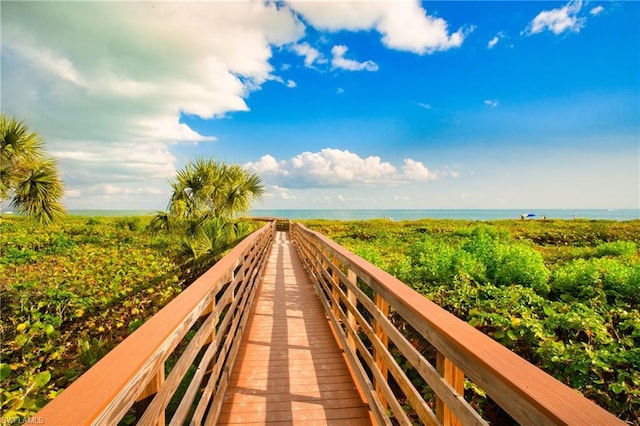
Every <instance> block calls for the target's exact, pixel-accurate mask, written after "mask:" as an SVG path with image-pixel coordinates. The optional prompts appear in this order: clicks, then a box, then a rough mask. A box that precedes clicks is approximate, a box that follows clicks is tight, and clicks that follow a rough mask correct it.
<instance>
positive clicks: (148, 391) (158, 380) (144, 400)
mask: <svg viewBox="0 0 640 426" xmlns="http://www.w3.org/2000/svg"><path fill="white" fill-rule="evenodd" d="M163 383H164V362H161V363H160V365H159V366H158V369H157V370H156V373H155V374H154V375H153V377H152V378H151V380H150V381H149V383H148V384H147V386H146V387H145V388H144V390H143V391H142V392H141V393H140V395H138V398H137V400H136V402H135V404H134V409H135V412H136V416H137V417H138V419H139V418H140V417H142V414H144V412H145V411H146V409H147V407H148V406H149V404H151V401H152V400H153V397H154V396H155V395H156V394H157V393H158V391H159V390H160V388H161V387H162V384H163ZM164 420H165V419H164V411H162V412H161V413H160V415H159V416H158V418H157V420H156V422H155V424H157V425H158V426H160V425H163V426H164V424H165V421H164Z"/></svg>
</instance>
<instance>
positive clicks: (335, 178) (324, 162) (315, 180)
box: [244, 148, 439, 188]
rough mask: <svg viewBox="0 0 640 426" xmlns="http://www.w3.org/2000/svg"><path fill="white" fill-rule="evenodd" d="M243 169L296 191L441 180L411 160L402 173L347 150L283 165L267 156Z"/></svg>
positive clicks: (309, 155) (299, 158)
mask: <svg viewBox="0 0 640 426" xmlns="http://www.w3.org/2000/svg"><path fill="white" fill-rule="evenodd" d="M244 167H245V168H247V169H249V170H252V171H254V172H256V173H257V174H258V175H260V176H261V177H262V179H263V180H264V181H265V182H267V183H269V184H271V183H272V184H274V185H283V186H286V187H296V188H325V187H361V186H374V185H376V186H378V185H382V186H384V185H398V184H401V183H408V182H425V181H430V180H434V179H437V178H438V177H439V175H438V173H434V172H431V171H429V169H427V167H425V166H424V164H423V163H421V162H420V161H416V160H413V159H410V158H407V159H405V160H404V163H403V166H402V171H401V172H399V171H398V169H397V168H396V167H395V166H394V165H392V164H391V163H389V162H387V161H383V160H382V159H381V158H380V157H378V156H369V157H366V158H363V157H360V156H359V155H358V154H355V153H352V152H350V151H348V150H339V149H333V148H324V149H322V150H320V151H319V152H308V151H307V152H303V153H300V154H298V155H296V156H294V157H292V158H291V159H290V160H282V161H278V160H276V159H275V158H274V157H272V156H271V155H264V156H262V157H261V158H260V159H259V160H258V161H256V162H249V163H246V164H245V165H244Z"/></svg>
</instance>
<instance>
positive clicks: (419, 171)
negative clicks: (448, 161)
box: [402, 158, 437, 181]
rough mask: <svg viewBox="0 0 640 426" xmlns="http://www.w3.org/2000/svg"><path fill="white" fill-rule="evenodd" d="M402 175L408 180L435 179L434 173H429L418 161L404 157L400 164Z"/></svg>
mask: <svg viewBox="0 0 640 426" xmlns="http://www.w3.org/2000/svg"><path fill="white" fill-rule="evenodd" d="M402 171H403V177H404V178H405V179H408V180H415V181H427V180H433V179H437V176H436V174H435V173H431V172H430V171H429V169H427V168H426V167H425V166H424V164H422V163H421V162H420V161H415V160H412V159H411V158H405V159H404V165H403V166H402Z"/></svg>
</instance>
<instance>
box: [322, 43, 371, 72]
mask: <svg viewBox="0 0 640 426" xmlns="http://www.w3.org/2000/svg"><path fill="white" fill-rule="evenodd" d="M347 50H349V48H348V47H347V46H344V45H338V46H333V48H332V49H331V54H332V55H333V58H332V59H331V68H334V69H335V68H339V69H343V70H347V71H362V70H366V71H378V64H376V63H375V62H373V61H371V60H369V61H365V62H358V61H354V60H353V59H346V58H345V57H344V54H345V53H347Z"/></svg>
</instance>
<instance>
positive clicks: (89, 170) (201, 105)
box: [2, 2, 304, 208]
mask: <svg viewBox="0 0 640 426" xmlns="http://www.w3.org/2000/svg"><path fill="white" fill-rule="evenodd" d="M2 14H3V16H2V27H3V28H2V79H3V81H2V83H3V93H2V103H3V111H4V112H5V113H7V114H10V115H15V116H17V117H20V118H21V119H24V120H25V121H26V122H28V123H29V125H30V127H31V128H33V129H35V130H37V131H38V132H39V133H40V134H41V135H42V136H43V138H44V139H45V140H46V141H47V145H48V148H49V150H50V151H51V152H52V153H53V155H56V156H57V157H58V158H59V159H60V168H61V172H62V175H63V178H64V179H65V183H66V184H67V187H68V188H72V191H73V192H72V195H77V194H78V193H81V194H83V197H84V196H85V195H87V194H91V191H89V190H88V189H87V188H88V186H89V185H90V184H91V183H93V182H95V181H99V182H107V181H109V182H115V181H125V180H126V181H128V182H129V184H128V187H131V188H143V189H144V188H148V187H155V188H163V189H165V188H166V178H167V177H169V176H171V175H172V174H173V173H175V167H176V162H177V159H176V157H175V156H174V155H172V154H171V153H170V147H171V145H173V144H176V143H181V142H189V143H193V142H196V143H197V142H203V141H213V140H215V138H214V137H212V136H209V135H202V134H199V133H198V132H197V131H195V130H193V129H191V128H189V127H188V126H187V125H186V124H184V123H181V122H180V114H181V113H185V114H189V115H196V116H200V117H202V118H212V117H223V116H224V115H225V114H227V113H229V112H233V111H248V110H249V107H248V106H247V104H246V102H245V99H246V98H247V96H248V95H249V94H250V93H251V92H252V91H253V90H256V89H258V88H260V86H261V85H262V84H263V83H264V82H266V81H270V80H278V77H277V76H274V75H273V72H274V70H273V69H272V66H271V65H270V63H269V60H270V58H271V56H272V47H273V46H282V45H288V44H291V43H296V42H297V41H298V40H299V38H300V37H302V36H303V34H304V25H303V24H302V23H301V22H300V21H299V20H298V19H297V18H296V16H295V15H294V14H293V13H292V12H291V11H290V10H289V9H288V8H286V7H285V8H282V7H278V6H276V5H274V4H271V3H269V4H266V3H262V2H257V3H248V2H247V3H245V2H225V3H220V2H192V3H174V2H157V3H149V2H73V3H59V2H44V3H37V4H36V3H32V2H15V3H11V4H9V3H7V4H6V5H5V4H4V3H3V5H2ZM80 34H81V35H82V36H79V35H80ZM283 84H285V85H287V86H288V87H294V85H295V82H293V81H292V80H288V81H287V82H286V83H284V82H283ZM119 194H124V193H122V192H120V193H119ZM144 194H148V195H150V193H149V191H145V192H144ZM107 195H112V194H107ZM113 195H118V194H113ZM124 195H127V194H124ZM131 195H133V193H132V194H131ZM67 198H71V199H75V198H74V197H73V196H70V197H67ZM157 199H158V200H160V199H161V197H158V198H157ZM96 200H97V199H96ZM164 201H165V200H162V201H161V202H162V203H164ZM87 202H88V201H87ZM154 207H155V206H154ZM158 207H160V206H158ZM103 208H109V206H103Z"/></svg>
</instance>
